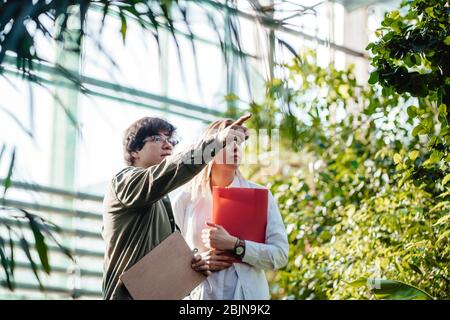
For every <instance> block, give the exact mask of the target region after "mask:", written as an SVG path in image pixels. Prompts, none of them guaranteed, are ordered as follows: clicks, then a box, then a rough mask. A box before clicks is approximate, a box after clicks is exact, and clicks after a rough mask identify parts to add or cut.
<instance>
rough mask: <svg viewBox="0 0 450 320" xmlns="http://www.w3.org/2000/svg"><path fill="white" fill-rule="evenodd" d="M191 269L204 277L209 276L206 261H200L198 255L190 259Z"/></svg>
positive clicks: (209, 272)
mask: <svg viewBox="0 0 450 320" xmlns="http://www.w3.org/2000/svg"><path fill="white" fill-rule="evenodd" d="M191 267H192V269H194V270H195V271H197V272H200V273H203V274H204V275H205V276H209V275H210V274H211V271H210V270H209V266H208V263H207V261H206V260H205V259H202V256H201V255H199V254H196V255H195V256H194V257H193V258H192V261H191Z"/></svg>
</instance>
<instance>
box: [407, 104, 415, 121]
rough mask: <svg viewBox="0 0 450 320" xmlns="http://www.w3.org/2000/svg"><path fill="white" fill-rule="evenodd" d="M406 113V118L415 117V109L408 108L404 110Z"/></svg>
mask: <svg viewBox="0 0 450 320" xmlns="http://www.w3.org/2000/svg"><path fill="white" fill-rule="evenodd" d="M406 112H407V113H408V116H410V117H411V118H414V117H415V116H416V115H417V107H416V106H409V107H408V109H406Z"/></svg>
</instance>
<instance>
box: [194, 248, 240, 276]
mask: <svg viewBox="0 0 450 320" xmlns="http://www.w3.org/2000/svg"><path fill="white" fill-rule="evenodd" d="M227 253H228V252H226V251H222V250H215V249H211V250H208V251H206V252H204V253H202V257H203V260H205V261H206V264H207V265H208V267H209V270H211V271H220V270H223V269H226V268H228V267H230V266H231V265H232V263H233V261H234V260H235V259H234V258H233V257H231V256H229V255H227Z"/></svg>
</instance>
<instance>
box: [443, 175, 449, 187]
mask: <svg viewBox="0 0 450 320" xmlns="http://www.w3.org/2000/svg"><path fill="white" fill-rule="evenodd" d="M449 180H450V173H449V174H447V175H446V176H445V177H444V179H442V185H443V186H445V185H446V184H447V182H448V181H449Z"/></svg>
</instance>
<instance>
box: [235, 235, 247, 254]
mask: <svg viewBox="0 0 450 320" xmlns="http://www.w3.org/2000/svg"><path fill="white" fill-rule="evenodd" d="M233 253H234V255H235V256H237V257H238V258H242V257H244V255H245V241H244V240H242V239H239V238H237V240H236V243H235V245H234V249H233Z"/></svg>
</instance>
